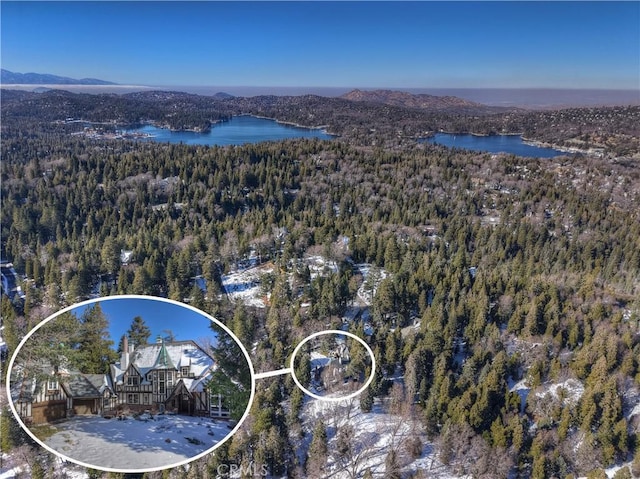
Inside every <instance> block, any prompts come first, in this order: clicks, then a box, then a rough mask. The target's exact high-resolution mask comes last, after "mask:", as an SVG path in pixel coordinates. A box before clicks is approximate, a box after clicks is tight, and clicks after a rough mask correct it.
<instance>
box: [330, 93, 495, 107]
mask: <svg viewBox="0 0 640 479" xmlns="http://www.w3.org/2000/svg"><path fill="white" fill-rule="evenodd" d="M341 98H344V99H345V100H351V101H366V102H370V103H383V104H385V105H394V106H402V107H407V108H422V109H428V110H451V109H460V108H480V107H484V106H486V105H483V104H481V103H476V102H473V101H469V100H465V99H464V98H459V97H457V96H434V95H427V94H423V93H421V94H412V93H407V92H403V91H396V90H371V91H363V90H357V89H356V90H352V91H350V92H349V93H345V94H344V95H342V96H341Z"/></svg>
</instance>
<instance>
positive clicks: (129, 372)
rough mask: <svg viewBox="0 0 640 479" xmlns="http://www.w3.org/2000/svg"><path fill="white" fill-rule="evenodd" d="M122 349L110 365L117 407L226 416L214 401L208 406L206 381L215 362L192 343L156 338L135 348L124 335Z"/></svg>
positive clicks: (208, 397)
mask: <svg viewBox="0 0 640 479" xmlns="http://www.w3.org/2000/svg"><path fill="white" fill-rule="evenodd" d="M122 349H123V351H122V355H121V358H120V362H119V363H116V364H112V365H111V370H110V376H111V377H110V379H111V383H112V385H113V389H114V391H115V394H116V396H117V404H118V407H120V408H125V409H129V410H132V411H139V410H146V409H149V410H152V411H157V412H163V411H165V410H167V411H174V412H177V413H183V414H192V415H195V414H197V415H212V416H217V417H224V416H226V415H227V414H225V413H226V412H225V411H223V410H220V409H219V408H216V407H215V406H216V404H213V406H214V407H213V408H212V407H211V406H212V404H211V403H212V401H211V398H210V394H209V391H208V389H207V388H206V383H207V381H208V380H209V376H210V373H211V372H212V370H213V366H214V361H213V358H212V357H211V356H209V355H208V354H207V353H206V352H205V351H204V350H203V349H202V348H201V347H200V346H198V345H197V344H196V343H195V342H193V341H172V342H164V341H163V340H161V339H158V340H157V341H156V343H154V344H145V345H141V346H138V347H135V345H133V344H129V343H128V339H127V337H126V336H125V337H124V338H123V348H122ZM214 402H216V401H214ZM107 413H108V411H105V414H107Z"/></svg>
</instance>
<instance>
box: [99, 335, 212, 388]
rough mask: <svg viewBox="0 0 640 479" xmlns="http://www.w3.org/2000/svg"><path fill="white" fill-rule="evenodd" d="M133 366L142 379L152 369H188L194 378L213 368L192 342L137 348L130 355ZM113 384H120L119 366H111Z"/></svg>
mask: <svg viewBox="0 0 640 479" xmlns="http://www.w3.org/2000/svg"><path fill="white" fill-rule="evenodd" d="M130 361H131V365H133V366H134V367H135V368H136V369H137V370H138V371H139V372H140V374H141V375H142V376H143V377H144V376H145V375H146V374H147V373H148V372H149V371H152V370H154V369H173V370H179V369H180V368H182V367H187V366H188V367H189V372H190V373H192V374H193V375H194V376H195V377H196V378H199V377H200V376H202V375H204V374H205V373H206V372H207V371H208V370H209V369H211V367H212V366H213V362H214V361H213V358H212V357H211V356H209V355H208V354H207V353H206V352H205V351H204V350H203V349H201V348H200V347H199V346H198V345H197V344H196V343H194V342H193V341H173V342H163V343H154V344H147V345H145V346H138V347H137V348H136V349H135V350H134V351H133V352H132V353H131V354H130ZM111 372H112V376H113V379H114V382H116V383H121V382H122V379H123V375H124V371H123V370H122V369H121V364H120V363H116V364H112V365H111Z"/></svg>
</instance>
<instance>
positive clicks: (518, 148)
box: [422, 133, 568, 158]
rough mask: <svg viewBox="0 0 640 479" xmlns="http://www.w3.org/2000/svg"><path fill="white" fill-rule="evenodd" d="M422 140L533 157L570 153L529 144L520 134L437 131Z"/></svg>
mask: <svg viewBox="0 0 640 479" xmlns="http://www.w3.org/2000/svg"><path fill="white" fill-rule="evenodd" d="M422 141H426V142H429V143H434V144H437V145H443V146H448V147H456V148H464V149H466V150H473V151H481V152H488V153H512V154H514V155H518V156H529V157H533V158H553V157H556V156H560V155H567V154H568V153H566V152H563V151H560V150H555V149H553V148H543V147H540V146H533V145H528V144H526V143H524V142H523V141H522V137H521V136H519V135H491V136H475V135H453V134H450V133H436V134H435V136H433V137H431V138H426V139H424V140H422Z"/></svg>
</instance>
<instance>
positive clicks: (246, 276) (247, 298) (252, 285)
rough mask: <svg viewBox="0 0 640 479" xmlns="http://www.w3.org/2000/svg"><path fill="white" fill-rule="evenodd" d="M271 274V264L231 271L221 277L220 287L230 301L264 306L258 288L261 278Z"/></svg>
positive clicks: (258, 306) (260, 291) (257, 306)
mask: <svg viewBox="0 0 640 479" xmlns="http://www.w3.org/2000/svg"><path fill="white" fill-rule="evenodd" d="M272 272H273V264H272V263H265V264H263V265H261V266H256V267H253V268H249V269H246V270H239V271H232V272H230V273H229V274H225V275H223V276H222V287H223V288H224V291H225V293H226V294H227V296H228V297H229V299H230V300H231V301H234V302H235V301H240V302H242V303H244V304H246V305H247V306H254V307H256V308H264V307H265V306H266V304H265V301H264V298H263V295H262V290H261V287H260V284H261V281H262V280H261V278H262V276H263V275H265V274H267V273H272Z"/></svg>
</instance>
